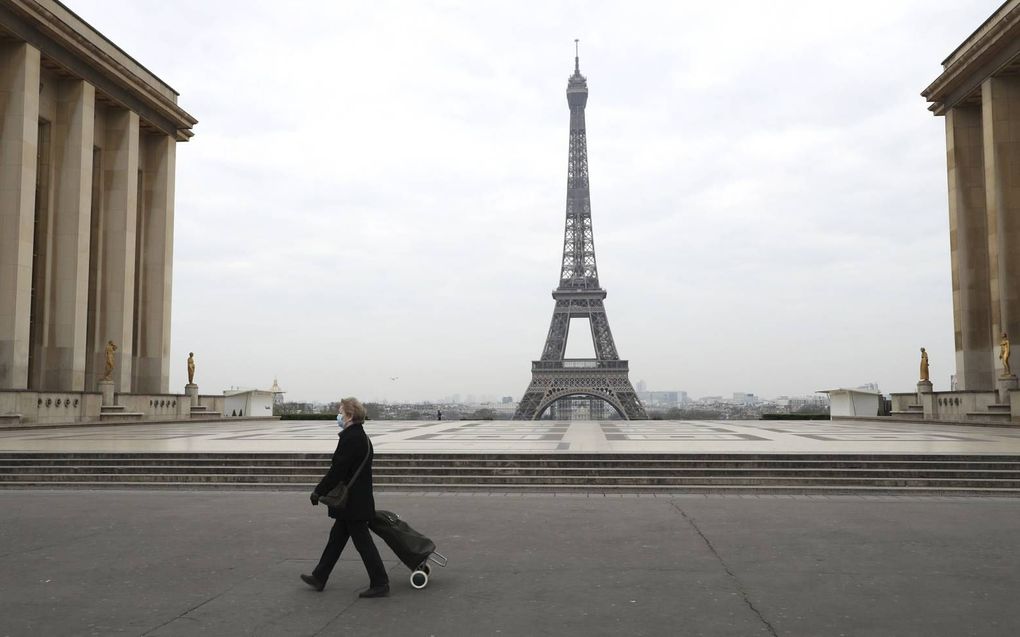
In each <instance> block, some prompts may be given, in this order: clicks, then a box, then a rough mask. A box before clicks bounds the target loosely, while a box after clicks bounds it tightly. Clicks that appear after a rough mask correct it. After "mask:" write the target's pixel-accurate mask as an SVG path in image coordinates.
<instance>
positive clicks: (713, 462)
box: [0, 452, 1020, 496]
mask: <svg viewBox="0 0 1020 637" xmlns="http://www.w3.org/2000/svg"><path fill="white" fill-rule="evenodd" d="M328 464H329V455H328V454H300V453H276V454H273V453H265V454H255V453H236V454H224V453H152V454H121V453H65V454H57V453H14V452H11V453H0V488H25V487H47V488H175V489H195V488H220V489H295V490H307V489H310V488H311V487H312V485H314V484H315V483H316V482H317V481H318V480H319V478H320V477H321V476H322V475H323V473H324V472H325V470H326V467H327V466H328ZM373 474H374V481H375V486H376V488H377V489H381V490H405V491H424V490H428V491H529V492H569V491H574V492H592V493H692V492H695V493H697V492H725V493H794V494H796V493H801V494H811V493H872V494H886V493H890V494H897V493H898V494H924V495H939V494H957V495H1005V496H1020V456H1009V455H998V456H984V455H877V454H858V455H824V454H818V455H793V454H785V455H766V454H732V455H708V454H704V455H701V454H661V455H649V454H602V455H598V454H382V453H380V454H377V455H376V458H375V461H374V465H373Z"/></svg>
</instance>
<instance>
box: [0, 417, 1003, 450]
mask: <svg viewBox="0 0 1020 637" xmlns="http://www.w3.org/2000/svg"><path fill="white" fill-rule="evenodd" d="M365 430H366V431H367V432H368V435H369V436H371V438H372V444H373V445H375V449H376V450H377V451H378V452H380V453H543V454H549V453H553V454H555V453H563V454H570V453H707V454H720V453H721V454H730V453H732V454H746V453H766V454H774V453H783V454H787V453H789V454H796V453H799V454H992V455H998V454H1020V428H1017V427H987V426H974V425H946V424H932V423H904V422H894V421H880V420H873V421H865V420H855V421H847V422H839V421H829V420H814V421H811V420H809V421H767V420H749V421H736V420H638V421H612V420H602V421H592V420H567V421H538V422H521V421H506V420H503V421H500V420H496V421H478V420H467V421H441V422H439V421H431V422H430V421H423V420H422V421H400V420H378V421H369V422H367V423H366V424H365ZM336 432H337V428H336V423H335V422H333V421H324V420H318V421H297V420H286V421H259V422H251V421H238V420H231V419H229V418H226V419H223V420H222V421H221V422H180V423H147V424H143V425H119V426H118V425H75V426H71V427H61V428H53V429H50V428H39V429H31V428H27V429H9V430H0V452H3V451H8V452H16V451H33V452H52V453H65V452H119V453H162V452H172V453H234V452H246V453H277V452H282V453H331V452H332V451H333V448H334V447H335V446H336Z"/></svg>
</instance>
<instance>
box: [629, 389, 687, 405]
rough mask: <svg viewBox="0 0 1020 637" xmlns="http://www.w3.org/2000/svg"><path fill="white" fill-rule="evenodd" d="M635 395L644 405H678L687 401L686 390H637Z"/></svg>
mask: <svg viewBox="0 0 1020 637" xmlns="http://www.w3.org/2000/svg"><path fill="white" fill-rule="evenodd" d="M639 384H640V383H639ZM637 395H638V398H640V399H641V402H642V403H644V405H645V406H646V407H679V406H680V405H683V404H685V403H686V402H687V392H681V391H641V390H638V393H637Z"/></svg>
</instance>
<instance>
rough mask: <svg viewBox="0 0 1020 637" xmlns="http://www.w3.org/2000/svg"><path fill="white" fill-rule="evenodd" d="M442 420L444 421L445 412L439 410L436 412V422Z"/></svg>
mask: <svg viewBox="0 0 1020 637" xmlns="http://www.w3.org/2000/svg"><path fill="white" fill-rule="evenodd" d="M442 419H443V412H442V411H441V410H439V409H437V410H436V420H442Z"/></svg>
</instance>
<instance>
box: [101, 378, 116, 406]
mask: <svg viewBox="0 0 1020 637" xmlns="http://www.w3.org/2000/svg"><path fill="white" fill-rule="evenodd" d="M99 393H100V394H102V395H103V407H109V406H111V405H113V404H115V403H114V402H113V381H112V380H101V381H99Z"/></svg>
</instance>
